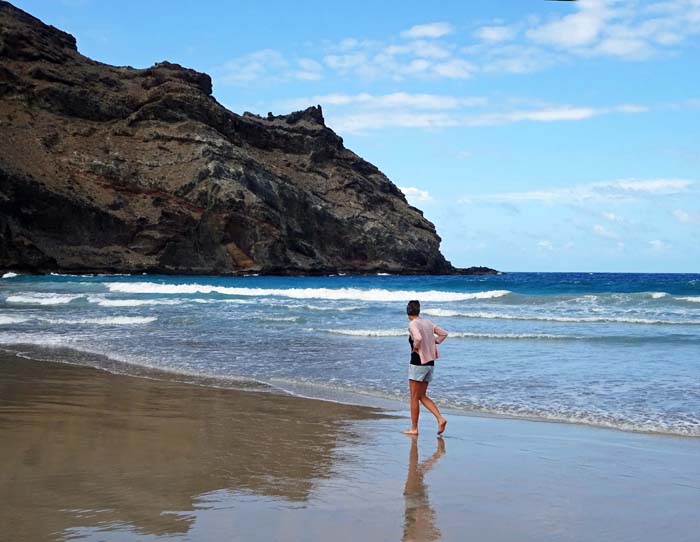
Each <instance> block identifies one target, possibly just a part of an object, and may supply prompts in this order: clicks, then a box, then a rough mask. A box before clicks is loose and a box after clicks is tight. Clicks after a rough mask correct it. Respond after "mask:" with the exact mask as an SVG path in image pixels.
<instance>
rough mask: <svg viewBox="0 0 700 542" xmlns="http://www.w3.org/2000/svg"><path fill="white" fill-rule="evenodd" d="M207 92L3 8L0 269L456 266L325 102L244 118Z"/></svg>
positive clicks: (174, 68)
mask: <svg viewBox="0 0 700 542" xmlns="http://www.w3.org/2000/svg"><path fill="white" fill-rule="evenodd" d="M211 91H212V89H211V79H210V78H209V76H208V75H206V74H203V73H198V72H195V71H193V70H189V69H186V68H183V67H181V66H179V65H176V64H170V63H168V62H162V63H160V64H156V65H155V66H153V67H151V68H148V69H133V68H130V67H116V66H109V65H105V64H101V63H98V62H95V61H93V60H90V59H89V58H86V57H84V56H82V55H81V54H79V53H78V51H77V48H76V42H75V39H74V38H73V37H72V36H71V35H69V34H66V33H64V32H61V31H60V30H58V29H56V28H54V27H51V26H47V25H44V24H43V23H42V22H41V21H39V20H38V19H36V18H34V17H32V16H30V15H28V14H27V13H25V12H23V11H21V10H19V9H17V8H15V7H13V6H12V5H10V4H8V3H6V2H0V269H3V268H4V269H9V268H12V269H17V270H26V271H37V272H46V271H57V270H62V271H67V272H116V271H119V272H162V273H184V274H190V273H193V274H199V273H203V274H204V273H206V274H229V273H251V272H258V273H280V274H285V273H329V272H340V271H343V272H378V271H383V272H390V273H450V272H453V271H454V269H453V268H452V266H451V265H450V264H449V262H447V261H446V260H445V258H444V257H443V256H442V254H441V253H440V250H439V244H440V238H439V237H438V235H437V234H436V232H435V227H434V226H433V224H431V223H430V222H429V221H428V220H426V219H425V218H424V217H423V214H422V213H421V212H420V211H419V210H418V209H416V208H414V207H412V206H410V205H409V204H408V203H407V202H406V199H405V197H404V195H403V194H402V193H401V191H400V190H399V189H398V188H397V187H396V186H395V185H394V184H393V183H392V182H391V181H389V179H387V178H386V176H384V175H383V174H382V173H381V172H380V171H379V170H378V169H377V168H376V167H374V166H373V165H372V164H369V163H368V162H366V161H364V160H362V159H361V158H360V157H358V156H357V155H355V154H354V153H353V152H351V151H349V150H348V149H346V148H345V147H344V146H343V141H342V139H341V138H340V137H339V136H337V135H336V134H335V133H334V132H333V131H332V130H331V129H329V128H328V127H326V126H325V124H324V119H323V115H322V112H321V108H320V107H311V108H309V109H307V110H305V111H299V112H296V113H292V114H290V115H282V116H268V117H267V118H262V117H259V116H257V115H251V114H248V113H245V114H243V115H237V114H235V113H232V112H230V111H228V110H227V109H225V108H224V107H223V106H221V105H220V104H219V103H218V102H217V101H216V100H215V99H214V98H213V97H212V95H211Z"/></svg>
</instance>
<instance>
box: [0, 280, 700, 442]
mask: <svg viewBox="0 0 700 542" xmlns="http://www.w3.org/2000/svg"><path fill="white" fill-rule="evenodd" d="M409 299H419V300H420V301H421V304H422V309H423V312H422V315H423V316H424V317H426V318H430V319H432V320H433V321H434V322H436V323H437V324H439V325H440V326H441V327H443V328H445V329H447V330H448V331H449V333H450V337H449V338H448V340H447V341H446V342H445V343H444V344H443V345H442V346H441V348H440V353H441V357H440V359H439V360H438V361H437V363H436V365H437V367H436V378H435V380H434V382H433V383H432V384H431V387H430V390H431V395H432V396H433V397H434V398H435V399H436V400H437V401H438V402H439V404H441V405H443V406H449V407H452V408H455V409H463V410H465V411H472V412H473V411H477V412H481V413H494V414H501V415H508V416H516V417H527V418H538V419H547V420H557V421H564V422H571V423H585V424H591V425H599V426H606V427H613V428H617V429H623V430H632V431H649V432H656V433H667V434H675V435H684V436H692V437H700V275H699V274H595V273H508V274H503V275H495V276H408V277H406V276H328V277H256V276H250V277H236V278H233V277H181V276H180V277H178V276H168V277H166V276H153V275H141V276H117V275H111V276H68V275H49V276H29V275H13V274H6V275H5V276H4V277H3V278H2V279H0V347H1V348H4V349H6V350H10V351H14V352H21V353H22V355H24V356H26V357H29V358H33V359H37V360H42V359H54V360H61V361H66V362H73V363H85V364H90V365H95V366H98V367H102V368H105V369H108V370H111V371H116V372H121V373H127V374H135V375H141V376H154V375H158V374H160V373H159V372H160V371H166V372H168V373H170V374H172V375H175V377H176V378H179V379H182V380H191V381H196V382H199V383H203V384H207V385H217V386H229V387H244V388H247V389H250V388H253V389H262V390H267V391H279V390H282V391H288V392H301V393H303V394H304V395H309V396H318V397H326V398H327V397H338V398H341V397H342V400H350V401H354V400H356V401H357V402H358V403H365V404H366V403H370V404H372V402H373V401H375V400H376V401H377V402H380V401H386V400H387V399H389V400H400V401H405V400H406V399H407V392H406V389H407V382H406V380H407V364H408V359H409V346H408V340H407V326H408V321H407V319H406V315H405V306H406V302H407V301H408V300H409ZM94 354H100V356H96V355H94Z"/></svg>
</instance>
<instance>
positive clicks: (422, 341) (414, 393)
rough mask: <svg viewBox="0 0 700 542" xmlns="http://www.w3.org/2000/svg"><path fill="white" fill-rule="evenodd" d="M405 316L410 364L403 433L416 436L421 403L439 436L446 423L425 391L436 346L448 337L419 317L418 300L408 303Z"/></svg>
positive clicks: (430, 374) (431, 372)
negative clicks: (407, 418)
mask: <svg viewBox="0 0 700 542" xmlns="http://www.w3.org/2000/svg"><path fill="white" fill-rule="evenodd" d="M406 314H407V315H408V319H409V320H410V323H409V324H408V332H409V337H408V342H409V343H411V363H410V365H409V366H408V385H409V388H410V390H411V428H410V429H407V430H406V431H404V433H406V434H407V435H417V434H418V416H419V415H420V404H421V403H423V406H424V407H425V408H427V409H428V410H429V411H430V412H432V413H433V416H435V419H436V420H437V422H438V435H441V434H442V433H443V432H444V431H445V426H446V425H447V420H446V419H445V418H443V417H442V414H440V410H439V409H438V407H437V406H436V405H435V403H433V401H432V399H430V397H428V396H427V395H426V392H427V391H428V383H429V382H430V381H431V380H432V379H433V372H434V370H435V360H436V359H437V358H438V356H439V354H438V350H437V345H438V344H440V343H441V342H442V341H444V340H445V339H446V338H447V331H445V330H444V329H442V328H440V327H438V326H436V325H435V324H433V323H432V322H431V321H430V320H427V319H425V318H421V317H420V302H419V301H409V302H408V305H407V306H406ZM436 336H437V338H436Z"/></svg>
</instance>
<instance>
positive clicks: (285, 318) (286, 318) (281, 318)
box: [258, 316, 300, 322]
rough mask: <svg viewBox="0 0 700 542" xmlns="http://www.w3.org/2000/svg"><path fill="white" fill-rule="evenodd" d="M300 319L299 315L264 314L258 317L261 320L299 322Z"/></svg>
mask: <svg viewBox="0 0 700 542" xmlns="http://www.w3.org/2000/svg"><path fill="white" fill-rule="evenodd" d="M299 319H300V317H299V316H279V317H277V316H263V317H261V318H258V320H260V321H261V322H297V321H298V320H299Z"/></svg>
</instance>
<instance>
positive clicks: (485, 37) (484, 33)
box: [474, 26, 517, 43]
mask: <svg viewBox="0 0 700 542" xmlns="http://www.w3.org/2000/svg"><path fill="white" fill-rule="evenodd" d="M516 33H517V31H516V30H515V28H513V27H511V26H482V27H481V28H479V29H478V30H477V31H476V32H474V35H475V36H476V38H477V39H479V40H481V41H485V42H488V43H499V42H502V41H508V40H510V39H513V38H514V37H515V35H516Z"/></svg>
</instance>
